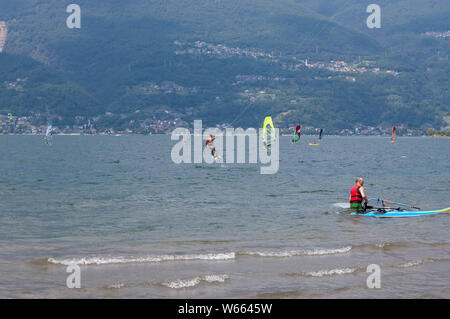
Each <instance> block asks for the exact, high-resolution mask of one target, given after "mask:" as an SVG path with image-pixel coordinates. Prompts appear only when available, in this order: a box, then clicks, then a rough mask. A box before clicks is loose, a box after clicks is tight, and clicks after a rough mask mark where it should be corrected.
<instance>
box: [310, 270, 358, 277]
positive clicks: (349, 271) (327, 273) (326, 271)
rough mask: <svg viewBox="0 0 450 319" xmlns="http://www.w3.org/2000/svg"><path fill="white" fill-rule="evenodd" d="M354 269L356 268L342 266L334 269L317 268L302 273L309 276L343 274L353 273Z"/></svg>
mask: <svg viewBox="0 0 450 319" xmlns="http://www.w3.org/2000/svg"><path fill="white" fill-rule="evenodd" d="M356 270H357V269H356V268H342V269H339V268H336V269H331V270H319V271H312V272H306V273H304V275H305V276H311V277H323V276H333V275H345V274H351V273H354V272H355V271H356Z"/></svg>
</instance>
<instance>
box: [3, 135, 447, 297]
mask: <svg viewBox="0 0 450 319" xmlns="http://www.w3.org/2000/svg"><path fill="white" fill-rule="evenodd" d="M311 141H312V137H311V138H310V137H307V136H306V137H302V140H301V141H300V142H299V143H297V144H294V145H293V144H291V143H290V138H289V137H282V138H281V142H280V168H279V171H278V173H277V174H273V175H261V174H260V164H239V165H238V164H226V163H225V164H218V163H215V164H174V163H173V162H172V160H171V155H170V152H171V148H172V146H173V145H174V144H175V142H172V141H171V140H170V136H163V135H161V136H120V137H115V136H114V137H113V136H55V137H54V139H53V145H51V146H47V145H45V144H44V143H43V140H42V137H40V136H0V148H1V153H0V298H91V297H95V298H104V297H106V298H191V297H196V298H240V297H257V298H264V297H270V298H391V297H397V298H430V297H441V298H450V271H449V269H450V232H449V229H450V216H449V214H442V215H435V216H425V217H419V218H394V219H388V218H387V219H379V218H369V217H361V216H348V215H346V214H342V213H340V212H341V211H342V207H343V206H344V204H345V203H346V202H347V201H348V197H349V191H350V188H351V186H352V185H353V184H354V179H355V177H356V176H362V177H364V178H365V181H366V183H365V185H364V186H365V188H366V192H367V195H368V197H381V198H385V199H390V200H394V201H399V202H406V203H410V204H412V205H416V206H419V207H421V208H423V209H438V208H445V207H448V206H450V160H449V157H450V139H445V138H425V137H422V138H412V137H410V138H401V137H400V138H399V139H398V141H397V143H390V140H389V138H387V137H333V136H325V138H324V139H323V140H322V141H321V143H320V145H319V146H313V147H311V146H309V145H308V142H311ZM69 264H78V265H80V267H81V268H80V269H81V288H80V289H69V288H67V286H66V279H67V276H69V273H67V272H66V265H69ZM370 264H377V265H379V266H380V268H381V288H379V289H369V288H368V287H367V285H366V280H367V277H368V276H369V275H370V274H369V273H367V272H366V269H367V266H368V265H370Z"/></svg>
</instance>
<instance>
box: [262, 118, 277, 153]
mask: <svg viewBox="0 0 450 319" xmlns="http://www.w3.org/2000/svg"><path fill="white" fill-rule="evenodd" d="M274 140H275V128H274V126H273V122H272V117H270V116H266V118H265V119H264V124H263V143H264V145H265V146H266V147H267V148H269V147H270V146H271V145H272V143H273V141H274Z"/></svg>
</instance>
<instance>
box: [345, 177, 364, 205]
mask: <svg viewBox="0 0 450 319" xmlns="http://www.w3.org/2000/svg"><path fill="white" fill-rule="evenodd" d="M363 185H364V179H363V178H362V177H357V178H356V184H355V185H354V186H353V187H352V189H351V190H350V199H349V201H350V209H351V210H362V209H363V206H362V201H363V200H364V201H365V202H366V204H367V203H368V202H369V200H368V199H367V197H366V192H365V190H364V187H363Z"/></svg>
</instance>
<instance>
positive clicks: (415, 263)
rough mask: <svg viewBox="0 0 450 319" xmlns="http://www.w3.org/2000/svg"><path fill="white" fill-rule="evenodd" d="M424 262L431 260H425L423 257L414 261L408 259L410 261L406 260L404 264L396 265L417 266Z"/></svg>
mask: <svg viewBox="0 0 450 319" xmlns="http://www.w3.org/2000/svg"><path fill="white" fill-rule="evenodd" d="M426 262H432V260H425V259H421V260H414V261H410V262H407V263H404V264H400V265H398V267H400V268H408V267H414V266H419V265H422V264H425V263H426Z"/></svg>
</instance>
